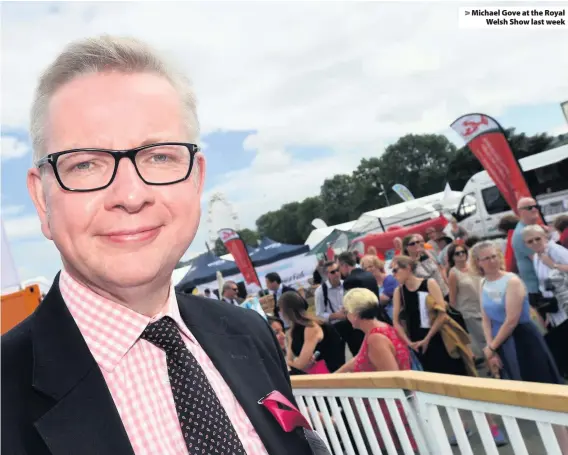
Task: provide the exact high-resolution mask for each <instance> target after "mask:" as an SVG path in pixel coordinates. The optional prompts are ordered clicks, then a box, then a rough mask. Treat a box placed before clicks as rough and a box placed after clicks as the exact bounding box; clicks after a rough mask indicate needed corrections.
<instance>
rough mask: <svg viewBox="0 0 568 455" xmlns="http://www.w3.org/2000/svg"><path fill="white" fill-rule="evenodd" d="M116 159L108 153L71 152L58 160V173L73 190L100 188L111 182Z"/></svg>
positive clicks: (62, 180)
mask: <svg viewBox="0 0 568 455" xmlns="http://www.w3.org/2000/svg"><path fill="white" fill-rule="evenodd" d="M113 171H114V158H113V156H112V155H111V154H110V153H107V152H71V153H66V154H64V155H61V156H60V157H59V159H58V160H57V173H58V174H59V178H60V179H61V182H62V183H63V185H64V186H66V187H67V188H70V189H72V190H89V189H93V188H100V187H101V186H105V185H107V184H108V183H109V182H110V179H111V178H112V173H113Z"/></svg>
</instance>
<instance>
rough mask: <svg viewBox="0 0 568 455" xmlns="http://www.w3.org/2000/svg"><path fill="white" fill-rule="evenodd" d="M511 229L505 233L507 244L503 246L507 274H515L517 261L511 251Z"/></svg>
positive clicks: (513, 252)
mask: <svg viewBox="0 0 568 455" xmlns="http://www.w3.org/2000/svg"><path fill="white" fill-rule="evenodd" d="M513 232H515V231H514V230H513V229H511V230H509V232H507V243H506V246H505V268H506V269H507V272H513V273H517V259H516V258H515V251H513Z"/></svg>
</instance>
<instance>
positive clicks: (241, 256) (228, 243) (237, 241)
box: [218, 229, 262, 288]
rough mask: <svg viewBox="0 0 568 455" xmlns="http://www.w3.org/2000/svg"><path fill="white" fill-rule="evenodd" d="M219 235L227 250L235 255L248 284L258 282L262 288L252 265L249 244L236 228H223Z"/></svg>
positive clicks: (234, 257)
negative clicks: (246, 243)
mask: <svg viewBox="0 0 568 455" xmlns="http://www.w3.org/2000/svg"><path fill="white" fill-rule="evenodd" d="M218 234H219V237H220V238H221V240H222V241H223V244H224V245H225V248H227V251H228V252H229V253H230V254H231V255H232V256H233V259H234V260H235V264H237V267H238V268H239V270H240V272H241V274H242V275H243V278H244V279H245V283H246V284H253V283H255V284H257V285H258V287H260V288H262V285H261V284H260V280H259V279H258V275H257V274H256V270H255V268H254V266H253V265H252V261H251V259H250V256H249V254H248V251H247V246H246V245H245V242H244V241H243V239H241V236H240V235H239V233H238V232H237V231H235V230H234V229H221V230H220V231H219V232H218Z"/></svg>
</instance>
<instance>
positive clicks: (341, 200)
mask: <svg viewBox="0 0 568 455" xmlns="http://www.w3.org/2000/svg"><path fill="white" fill-rule="evenodd" d="M320 197H321V202H322V206H323V211H324V213H325V218H326V220H327V223H328V224H338V223H344V222H346V221H349V220H350V219H352V218H353V216H354V214H355V213H356V210H355V208H356V205H357V185H356V182H355V179H354V178H353V176H352V175H347V174H340V175H335V176H333V177H332V178H330V179H326V180H325V181H324V182H323V185H322V187H321V195H320Z"/></svg>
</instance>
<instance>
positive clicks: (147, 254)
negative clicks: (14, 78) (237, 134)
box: [28, 73, 205, 288]
mask: <svg viewBox="0 0 568 455" xmlns="http://www.w3.org/2000/svg"><path fill="white" fill-rule="evenodd" d="M46 133H47V134H46V138H47V143H46V146H47V152H48V153H54V152H59V151H63V150H69V149H74V148H89V147H93V148H105V149H117V150H124V149H130V148H134V147H137V146H140V145H143V144H152V143H157V142H169V141H171V142H192V140H195V139H194V138H190V137H188V133H187V128H186V124H185V120H184V116H183V115H182V108H181V103H180V100H179V97H178V96H177V94H176V92H175V91H174V89H173V87H172V86H171V85H170V84H169V82H168V81H167V80H165V79H163V78H161V77H159V76H156V75H152V74H145V73H144V74H141V73H140V74H121V73H105V74H89V75H85V76H81V77H78V78H76V79H74V80H73V81H71V82H69V83H68V84H66V85H65V86H63V87H61V88H60V89H59V90H58V91H57V92H56V93H55V95H54V96H53V98H52V99H51V102H50V105H49V111H48V124H47V125H46ZM197 169H199V174H198V175H192V176H191V177H190V178H189V179H187V180H185V181H183V182H180V183H177V184H174V185H164V186H151V185H146V184H145V183H144V182H143V181H142V180H141V179H140V177H139V176H138V174H137V173H136V170H135V168H134V166H133V164H132V162H131V161H130V160H128V159H122V160H121V161H120V165H119V167H118V170H117V174H116V177H115V179H114V181H113V182H112V184H111V185H110V186H109V187H108V188H105V189H103V190H98V191H92V192H86V193H79V192H70V191H65V190H63V189H62V188H61V187H60V186H59V184H58V183H57V181H56V178H55V175H54V173H53V169H52V168H51V166H50V165H45V166H44V168H42V172H41V175H40V172H39V171H38V170H37V169H36V168H32V169H30V171H29V173H28V188H29V191H30V194H31V197H32V199H33V200H34V204H35V206H36V209H37V211H38V214H39V217H40V220H41V225H42V231H43V234H44V235H45V236H46V237H47V238H48V239H51V240H53V241H54V243H55V244H56V246H57V248H58V249H59V251H60V252H61V255H62V259H63V262H64V264H65V266H66V268H67V269H68V270H69V271H70V272H72V273H73V272H75V274H79V275H80V276H82V277H83V279H86V280H89V281H90V282H91V284H95V285H96V286H99V287H103V288H104V287H105V286H106V287H108V286H111V287H115V288H117V287H118V288H120V287H130V286H138V285H144V284H147V283H149V282H150V281H152V280H154V279H159V278H162V279H166V278H167V277H168V276H171V272H172V270H173V269H174V267H175V265H176V263H177V262H178V261H179V259H180V258H181V256H182V255H183V253H184V252H185V251H186V250H187V248H188V246H189V245H190V243H191V241H192V240H193V237H194V236H195V232H196V230H197V227H198V223H199V218H200V197H201V192H202V187H203V177H204V171H205V162H204V158H203V156H202V155H201V154H200V153H199V154H197V155H196V157H195V160H194V166H193V170H192V174H195V172H198V171H197ZM121 233H122V234H121Z"/></svg>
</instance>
